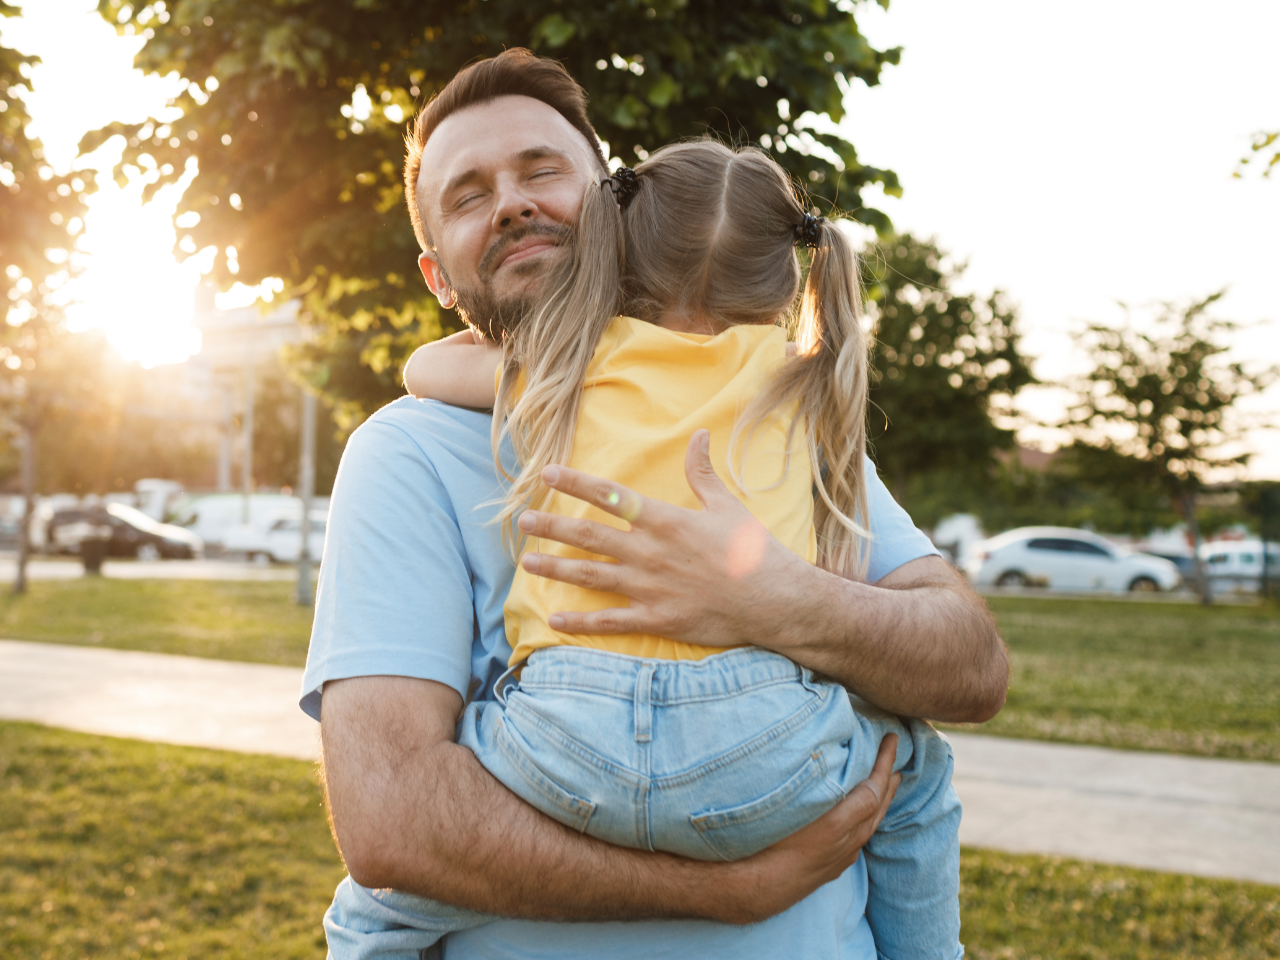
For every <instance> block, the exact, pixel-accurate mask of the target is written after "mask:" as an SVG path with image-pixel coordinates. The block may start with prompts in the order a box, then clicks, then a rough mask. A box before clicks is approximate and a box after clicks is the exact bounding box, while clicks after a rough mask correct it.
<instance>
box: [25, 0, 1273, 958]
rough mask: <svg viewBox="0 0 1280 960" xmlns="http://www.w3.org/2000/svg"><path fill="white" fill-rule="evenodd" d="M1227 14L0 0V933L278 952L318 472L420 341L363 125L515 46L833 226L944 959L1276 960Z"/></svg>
mask: <svg viewBox="0 0 1280 960" xmlns="http://www.w3.org/2000/svg"><path fill="white" fill-rule="evenodd" d="M1277 37H1280V5H1278V4H1276V3H1274V2H1272V0H1228V2H1223V3H1216V4H1205V3H1194V4H1193V3H1190V2H1184V0H1107V2H1103V0H1079V2H1076V3H1072V4H1044V3H1025V2H1017V0H894V2H892V3H889V2H888V0H880V2H870V0H839V2H834V3H832V2H826V0H736V2H734V3H722V2H711V0H706V2H697V3H690V2H688V0H590V2H579V0H554V2H553V0H457V2H453V0H451V2H448V3H442V2H436V0H273V2H266V0H164V2H161V0H155V2H135V3H129V2H124V0H97V2H95V0H23V2H21V3H17V2H13V0H0V292H2V293H3V299H0V304H3V308H4V311H5V313H4V322H3V323H0V583H5V584H6V587H5V589H3V590H2V591H0V955H3V956H4V957H5V958H9V957H14V958H32V960H34V958H42V960H43V958H46V957H62V956H112V957H117V956H119V957H136V956H151V955H155V956H160V955H170V956H175V957H184V958H195V957H218V958H236V957H246V958H247V957H263V956H270V957H282V958H283V957H315V956H323V955H324V949H325V947H324V940H323V935H322V931H321V928H320V918H321V915H322V914H323V911H324V909H325V907H326V906H327V905H328V903H329V900H330V897H331V896H332V891H333V888H334V885H335V884H336V883H337V882H338V881H339V879H340V878H341V877H342V876H343V875H344V873H345V868H344V867H343V865H342V863H341V859H340V857H339V856H338V854H337V852H336V850H335V848H334V845H333V842H332V840H331V838H330V836H329V833H328V829H327V826H326V822H325V818H324V812H323V808H322V798H321V792H320V787H319V785H318V783H317V779H316V772H315V768H314V760H315V758H316V756H317V744H316V739H317V737H316V728H315V724H314V723H313V722H312V721H311V720H310V719H308V718H306V717H304V716H303V715H302V714H301V713H300V712H299V711H298V710H297V708H296V698H297V695H298V693H297V692H298V689H299V685H300V674H301V667H302V665H303V663H304V661H305V658H306V652H307V645H308V640H309V635H310V629H311V621H312V604H313V600H314V596H313V586H312V584H313V577H314V574H315V565H316V563H318V562H320V561H321V560H322V557H323V552H324V539H325V519H326V509H327V496H328V494H329V492H330V490H331V487H332V484H333V479H334V476H335V473H336V470H337V466H338V462H339V459H340V457H341V454H342V450H343V446H344V444H345V443H346V440H347V438H348V437H349V436H350V435H351V432H352V431H353V430H355V429H357V428H358V427H359V425H360V424H361V423H362V422H363V421H364V420H365V419H366V418H367V417H368V416H369V415H370V413H372V412H373V411H374V410H376V409H378V408H379V407H380V406H382V405H383V404H386V403H388V402H390V401H392V400H394V399H395V398H397V397H399V396H401V395H402V394H403V388H402V386H401V384H400V371H401V367H402V365H403V363H404V360H405V359H406V358H407V357H408V356H409V354H410V353H411V352H412V350H413V349H414V348H415V347H417V346H418V345H419V344H421V343H425V342H428V341H430V340H432V339H434V338H437V337H439V336H441V335H443V334H446V333H448V332H450V331H453V330H456V329H458V328H459V327H460V322H459V320H458V318H457V316H456V315H454V314H453V313H452V312H449V311H443V310H441V309H440V308H439V306H438V304H437V303H436V302H435V301H434V300H433V299H432V298H431V297H430V296H429V295H428V292H427V290H426V288H425V285H424V284H423V283H422V282H421V280H420V278H419V274H418V270H417V266H416V263H415V260H416V256H417V254H418V247H417V244H416V241H415V240H414V236H413V232H412V229H411V227H410V223H409V218H408V216H407V215H406V211H405V209H404V194H403V188H402V185H401V167H402V159H403V152H404V148H403V137H404V134H405V131H406V128H407V125H408V124H409V122H410V121H411V119H412V118H413V116H414V114H415V111H416V110H417V109H418V108H419V107H420V106H421V105H422V104H423V103H424V102H426V101H427V100H428V99H429V98H430V97H431V96H432V95H433V94H435V93H436V92H437V91H438V90H439V89H440V88H441V87H442V86H443V85H444V84H445V83H446V82H447V81H448V80H449V79H450V78H451V77H452V76H453V75H454V74H455V73H456V71H457V70H458V69H460V68H461V67H462V66H464V65H465V64H467V63H468V62H470V61H472V60H474V59H476V58H479V57H486V56H492V55H494V54H496V53H498V52H499V51H500V50H502V49H503V48H505V47H510V46H517V45H523V46H528V47H531V48H533V49H534V50H536V51H537V52H539V53H541V54H544V55H547V56H551V57H555V58H558V59H560V60H562V61H563V62H564V63H565V65H566V66H567V68H568V69H569V70H570V72H571V73H572V74H573V76H574V77H575V78H577V79H578V80H579V81H580V82H581V83H582V84H583V85H584V86H585V87H586V89H587V91H588V93H589V95H590V114H591V117H592V119H593V121H594V123H595V124H596V127H597V129H598V131H599V133H600V135H601V137H602V138H603V140H604V141H605V143H606V144H607V148H608V150H607V152H608V155H609V156H610V157H611V158H612V161H611V162H612V163H613V164H615V165H619V164H624V163H625V164H634V163H635V162H637V161H638V160H641V159H643V158H644V157H646V156H647V155H648V153H649V152H650V151H652V150H654V149H656V148H657V147H659V146H661V145H662V144H664V143H667V142H669V141H671V140H673V139H676V138H681V137H690V136H698V135H701V134H703V133H712V134H714V135H717V136H720V137H724V138H728V139H730V140H733V141H735V142H739V143H747V142H749V143H754V144H757V145H758V146H760V147H761V148H762V149H764V150H767V151H769V152H770V153H771V154H772V155H773V156H774V157H775V158H776V159H777V160H778V161H779V162H780V163H781V164H783V165H784V166H785V167H786V168H787V169H788V170H789V171H790V172H791V173H792V175H793V176H794V177H795V179H796V181H797V183H799V184H800V185H802V186H803V187H804V188H806V189H807V190H808V192H809V194H810V197H811V198H812V203H813V204H814V206H815V207H816V208H817V209H818V210H819V211H820V212H822V213H824V214H828V215H832V216H839V217H843V218H845V223H846V227H847V228H848V229H849V230H850V231H851V232H852V233H853V234H854V235H855V238H856V240H857V241H858V243H859V244H860V245H861V248H862V251H863V279H864V283H865V291H866V307H867V323H868V325H869V327H871V328H872V329H873V331H874V334H875V344H874V350H873V356H872V366H873V368H874V371H875V381H874V384H873V389H872V392H871V399H872V401H873V406H872V408H871V413H870V418H871V423H870V437H871V450H870V453H871V455H872V458H873V459H874V461H875V463H876V466H877V468H878V470H879V471H880V473H881V475H882V477H883V478H884V481H885V483H886V484H887V485H888V487H889V489H890V490H891V491H892V493H893V494H894V496H896V497H897V498H898V499H899V500H900V501H901V502H902V504H903V505H904V506H905V507H906V508H907V509H908V510H909V511H910V513H911V515H912V516H913V517H914V519H915V520H916V522H917V523H918V524H919V525H920V526H921V527H922V528H924V529H926V530H927V531H928V532H929V533H930V535H931V536H932V537H933V539H934V541H935V543H936V544H937V545H938V546H939V548H940V550H941V551H942V552H943V553H944V555H946V556H947V557H948V558H949V559H950V560H951V561H952V562H953V563H955V564H956V565H957V567H958V568H959V569H961V570H962V571H963V572H964V573H965V574H966V575H967V576H968V577H969V578H970V580H971V581H972V582H973V583H974V584H975V585H976V586H977V587H978V588H979V589H980V590H981V591H983V592H984V594H985V595H986V597H987V602H988V606H989V607H990V609H991V611H992V613H993V615H994V616H995V618H996V620H997V622H998V625H999V628H1000V632H1001V636H1002V637H1003V638H1004V640H1005V642H1006V643H1007V645H1008V648H1009V654H1010V661H1011V664H1012V670H1013V674H1012V680H1011V684H1010V689H1009V696H1008V699H1007V701H1006V704H1005V706H1004V709H1003V710H1002V711H1001V712H1000V714H999V715H998V716H997V717H996V718H995V719H994V720H992V721H990V722H989V723H987V724H985V725H983V726H982V727H981V729H980V730H978V731H974V730H964V729H957V727H956V726H954V725H953V726H951V727H949V728H947V729H948V735H949V736H950V737H951V740H952V744H953V748H954V750H955V753H956V785H957V789H958V791H959V793H960V795H961V797H962V799H963V801H964V804H965V817H964V823H963V825H962V828H961V830H962V833H961V842H962V843H963V844H964V847H963V852H962V858H961V875H962V918H963V923H964V936H963V939H964V941H965V943H966V945H967V952H968V953H969V955H971V956H973V957H975V958H977V960H1039V958H1042V957H1055V958H1065V960H1097V958H1099V957H1108V958H1113V960H1116V958H1133V960H1150V958H1153V957H1170V958H1173V957H1177V958H1188V960H1190V958H1197V957H1210V956H1211V957H1248V958H1255V957H1280V867H1278V865H1280V801H1278V800H1277V798H1280V780H1278V779H1277V777H1278V776H1280V766H1278V765H1277V763H1278V762H1280V616H1277V612H1278V611H1280V605H1278V603H1277V601H1276V599H1275V598H1274V594H1275V592H1276V591H1275V589H1274V586H1275V582H1276V580H1277V579H1280V547H1278V546H1277V545H1276V544H1277V541H1280V434H1278V433H1277V431H1276V427H1277V426H1278V425H1280V384H1277V383H1276V380H1277V369H1276V367H1277V363H1278V362H1280V324H1278V323H1277V321H1280V268H1278V267H1277V265H1278V264H1280V231H1277V229H1276V226H1277V224H1278V223H1280V162H1278V161H1280V137H1278V134H1280V76H1278V75H1277V73H1276V70H1275V64H1276V38H1277ZM387 560H388V562H395V558H390V557H389V558H387ZM9 584H11V585H12V586H11V588H10V587H9V586H8V585H9ZM1268 594H1270V595H1271V597H1270V598H1268ZM209 748H215V749H209ZM255 944H256V946H255Z"/></svg>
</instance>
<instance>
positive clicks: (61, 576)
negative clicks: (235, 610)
mask: <svg viewBox="0 0 1280 960" xmlns="http://www.w3.org/2000/svg"><path fill="white" fill-rule="evenodd" d="M317 570H318V567H316V566H314V565H313V568H312V571H311V575H312V577H313V578H314V577H315V576H316V572H317ZM17 572H18V565H17V561H15V560H14V559H13V558H12V557H11V556H4V555H0V583H12V582H13V581H14V578H15V577H16V576H17ZM102 575H103V576H104V577H107V578H108V579H114V580H268V581H271V580H282V581H290V582H292V581H294V580H297V579H298V569H297V567H293V566H282V565H276V566H271V565H267V564H257V563H246V562H245V561H243V560H107V561H106V562H105V563H103V564H102ZM83 576H84V564H82V563H81V562H80V561H79V560H78V559H76V558H74V557H38V558H34V559H32V561H31V562H30V563H28V564H27V579H28V580H79V579H80V578H81V577H83Z"/></svg>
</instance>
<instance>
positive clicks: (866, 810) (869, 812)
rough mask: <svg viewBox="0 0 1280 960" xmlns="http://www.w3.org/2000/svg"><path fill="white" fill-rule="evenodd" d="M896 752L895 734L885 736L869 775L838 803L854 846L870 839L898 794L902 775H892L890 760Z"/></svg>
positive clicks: (896, 740) (891, 761) (892, 759)
mask: <svg viewBox="0 0 1280 960" xmlns="http://www.w3.org/2000/svg"><path fill="white" fill-rule="evenodd" d="M897 753H898V737H897V734H893V733H891V734H889V736H887V737H885V738H884V739H883V740H881V741H880V750H879V752H877V753H876V762H875V766H873V767H872V768H871V776H869V777H867V779H866V780H863V781H862V782H861V783H860V784H858V785H857V786H856V787H854V788H853V789H852V790H850V791H849V796H847V797H845V799H844V800H843V801H841V803H840V808H841V812H842V813H843V815H844V816H845V817H847V818H848V820H847V822H848V823H849V825H850V828H851V829H852V830H853V833H854V837H855V840H856V843H857V845H858V846H862V845H863V844H864V843H866V842H867V840H869V839H870V838H871V835H872V834H873V833H875V832H876V829H877V828H878V827H879V826H880V821H881V820H883V819H884V815H885V812H886V811H887V810H888V809H889V804H890V803H891V802H892V801H893V795H894V794H895V793H897V792H898V784H899V783H901V782H902V775H901V774H899V773H894V772H893V761H894V758H895V757H896V756H897Z"/></svg>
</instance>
